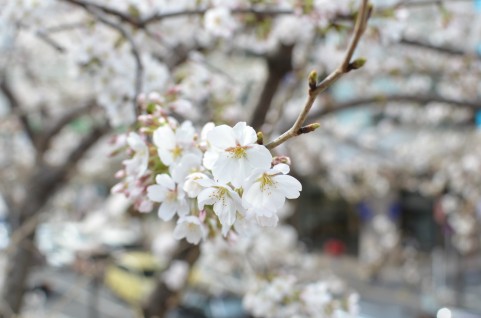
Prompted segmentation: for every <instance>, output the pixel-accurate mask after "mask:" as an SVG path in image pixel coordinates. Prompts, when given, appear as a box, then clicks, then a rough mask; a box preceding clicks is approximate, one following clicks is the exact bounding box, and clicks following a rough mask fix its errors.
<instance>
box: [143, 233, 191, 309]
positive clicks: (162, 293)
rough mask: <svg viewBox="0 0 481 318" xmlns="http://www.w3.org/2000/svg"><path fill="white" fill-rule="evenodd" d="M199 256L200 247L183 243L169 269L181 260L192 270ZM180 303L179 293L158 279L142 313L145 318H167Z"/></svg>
mask: <svg viewBox="0 0 481 318" xmlns="http://www.w3.org/2000/svg"><path fill="white" fill-rule="evenodd" d="M199 256H200V246H199V245H192V244H190V243H187V242H186V241H182V242H181V244H180V245H179V247H178V248H177V251H176V254H175V255H174V257H173V258H172V260H171V261H170V264H169V266H167V268H169V267H170V265H171V264H172V263H173V262H174V261H177V260H180V261H184V262H187V264H188V265H189V268H190V269H192V267H193V265H194V264H195V263H196V262H197V259H198V258H199ZM179 301H180V299H179V291H174V290H171V289H170V288H169V287H168V286H167V285H166V284H165V283H164V282H163V280H162V279H158V280H157V283H156V286H155V288H154V290H153V291H152V293H151V294H150V297H149V299H148V301H147V303H146V304H145V305H144V306H143V309H142V311H143V314H144V317H145V318H153V317H166V316H167V313H168V311H169V310H170V309H173V308H175V307H176V306H177V305H178V304H179Z"/></svg>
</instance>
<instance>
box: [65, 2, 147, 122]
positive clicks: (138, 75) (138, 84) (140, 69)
mask: <svg viewBox="0 0 481 318" xmlns="http://www.w3.org/2000/svg"><path fill="white" fill-rule="evenodd" d="M69 1H70V0H69ZM71 1H76V0H71ZM96 7H97V5H96V6H93V7H90V6H86V7H85V9H86V10H87V11H88V12H89V13H90V14H91V15H92V16H93V17H94V18H95V19H97V20H98V21H100V22H102V23H104V24H105V25H107V26H110V27H111V28H113V29H115V30H117V31H118V32H119V33H120V34H121V35H122V36H123V37H124V38H125V39H126V40H127V41H128V42H129V44H130V47H131V50H132V55H133V57H134V60H135V65H136V71H135V93H134V98H133V108H134V112H135V114H136V116H138V115H139V109H138V107H137V97H138V96H139V95H140V93H141V92H142V77H143V74H144V66H143V64H142V60H141V58H140V51H139V49H138V48H137V45H136V44H135V41H134V39H133V38H132V36H131V35H130V34H129V32H127V30H125V29H124V27H123V26H122V25H120V24H118V23H115V22H113V21H110V20H109V19H107V18H105V17H104V16H103V15H102V14H99V12H97V11H96V10H94V9H92V8H96Z"/></svg>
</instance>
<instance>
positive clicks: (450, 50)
mask: <svg viewBox="0 0 481 318" xmlns="http://www.w3.org/2000/svg"><path fill="white" fill-rule="evenodd" d="M399 43H400V44H405V45H409V46H414V47H420V48H424V49H428V50H432V51H437V52H440V53H444V54H449V55H454V56H473V57H475V58H476V59H481V56H479V55H477V54H474V52H473V53H472V54H469V53H468V52H465V51H463V50H461V49H458V48H456V47H450V46H438V45H434V44H431V43H429V42H427V41H423V40H418V39H408V38H405V37H403V38H402V39H401V41H400V42H399Z"/></svg>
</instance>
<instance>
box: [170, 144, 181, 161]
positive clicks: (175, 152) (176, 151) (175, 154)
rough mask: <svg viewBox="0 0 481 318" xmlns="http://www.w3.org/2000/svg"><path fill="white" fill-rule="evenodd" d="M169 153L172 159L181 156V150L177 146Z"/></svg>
mask: <svg viewBox="0 0 481 318" xmlns="http://www.w3.org/2000/svg"><path fill="white" fill-rule="evenodd" d="M171 151H172V157H174V159H177V158H179V157H180V156H181V155H182V148H180V147H179V146H178V145H175V147H174V148H173V149H172V150H171Z"/></svg>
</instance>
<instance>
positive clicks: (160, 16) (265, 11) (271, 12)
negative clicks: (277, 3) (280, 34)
mask: <svg viewBox="0 0 481 318" xmlns="http://www.w3.org/2000/svg"><path fill="white" fill-rule="evenodd" d="M206 11H207V8H198V9H193V10H179V11H172V12H165V13H156V14H153V15H152V16H150V17H147V18H145V19H144V20H142V21H139V26H140V27H145V26H146V25H148V24H150V23H153V22H158V21H162V20H165V19H168V18H175V17H180V16H186V15H202V14H204V13H205V12H206ZM294 13H295V12H294V10H291V9H276V8H256V7H250V8H238V9H232V10H231V14H254V15H257V16H277V15H286V14H294Z"/></svg>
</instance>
